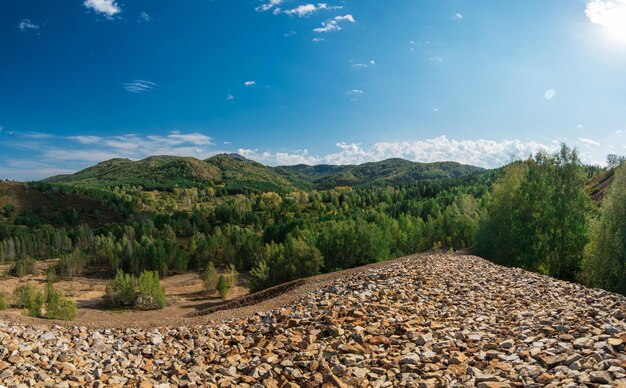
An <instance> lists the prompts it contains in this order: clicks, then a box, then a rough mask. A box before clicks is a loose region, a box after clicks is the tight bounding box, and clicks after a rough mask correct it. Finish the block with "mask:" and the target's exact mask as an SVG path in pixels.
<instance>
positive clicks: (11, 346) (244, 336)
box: [0, 253, 626, 387]
mask: <svg viewBox="0 0 626 388" xmlns="http://www.w3.org/2000/svg"><path fill="white" fill-rule="evenodd" d="M265 307H271V308H269V309H266V308H265ZM625 317H626V298H624V297H622V296H619V295H616V294H612V293H609V292H606V291H602V290H596V289H588V288H585V287H583V286H580V285H578V284H573V283H568V282H563V281H559V280H555V279H551V278H549V277H545V276H541V275H538V274H533V273H529V272H526V271H523V270H520V269H511V268H504V267H500V266H496V265H493V264H491V263H489V262H487V261H485V260H483V259H480V258H478V257H475V256H469V255H460V254H449V253H431V254H425V255H419V256H409V257H405V258H401V259H397V260H393V261H389V262H386V263H383V264H378V265H374V266H368V267H363V268H360V269H355V270H350V271H344V272H342V273H336V274H330V275H325V276H322V277H316V278H313V279H311V280H308V281H306V282H305V283H304V284H303V285H302V286H299V287H298V288H297V289H292V290H290V291H287V292H286V294H285V295H280V296H277V297H275V298H272V299H271V300H266V301H260V302H259V303H258V304H256V305H252V306H244V307H241V308H238V309H235V310H231V311H221V312H215V313H212V314H209V315H207V316H205V317H196V318H193V319H191V318H190V319H188V320H182V321H180V322H178V321H169V320H164V321H163V322H162V324H160V325H159V324H155V323H150V324H149V325H138V326H133V325H128V326H126V327H123V326H119V325H110V326H109V327H107V326H103V327H87V326H78V325H56V324H48V323H46V322H41V321H34V320H32V321H31V320H21V319H20V320H15V319H9V318H2V319H1V320H0V384H2V385H4V386H7V387H9V386H15V387H17V386H19V384H25V385H24V386H46V385H47V386H66V387H72V386H94V387H102V386H123V385H131V386H146V387H148V386H150V387H152V386H157V387H168V386H190V387H193V386H218V387H229V386H244V387H245V386H249V387H297V386H305V387H317V386H323V385H324V386H327V387H344V386H362V387H366V386H376V387H387V386H407V387H415V386H418V387H438V386H478V387H507V386H519V387H522V386H544V385H545V386H566V387H569V386H571V387H578V386H581V385H583V386H584V385H586V386H593V387H603V386H623V387H626V353H625V350H624V344H625V343H626V323H625V321H624V318H625ZM223 318H226V320H224V319H223ZM172 323H181V324H180V325H172Z"/></svg>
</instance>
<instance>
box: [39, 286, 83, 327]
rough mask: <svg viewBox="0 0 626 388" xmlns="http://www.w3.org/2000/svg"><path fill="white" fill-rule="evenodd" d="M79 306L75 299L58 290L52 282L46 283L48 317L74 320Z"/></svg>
mask: <svg viewBox="0 0 626 388" xmlns="http://www.w3.org/2000/svg"><path fill="white" fill-rule="evenodd" d="M76 315H78V308H77V307H76V303H74V301H73V300H71V299H69V298H67V297H65V296H64V295H62V294H60V293H59V292H57V291H56V290H55V289H54V287H53V286H52V283H48V284H47V285H46V318H48V319H58V320H62V321H73V320H74V319H76Z"/></svg>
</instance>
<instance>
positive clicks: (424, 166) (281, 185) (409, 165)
mask: <svg viewBox="0 0 626 388" xmlns="http://www.w3.org/2000/svg"><path fill="white" fill-rule="evenodd" d="M482 170H483V169H482V168H480V167H475V166H468V165H463V164H460V163H456V162H436V163H418V162H412V161H408V160H404V159H397V158H396V159H387V160H383V161H380V162H370V163H364V164H360V165H342V166H338V165H326V164H322V165H316V166H309V165H305V164H299V165H295V166H278V167H270V166H265V165H263V164H261V163H257V162H255V161H252V160H250V159H247V158H245V157H244V156H241V155H239V154H219V155H215V156H213V157H211V158H208V159H206V160H199V159H195V158H191V157H180V156H150V157H148V158H146V159H142V160H138V161H132V160H130V159H120V158H117V159H111V160H107V161H104V162H101V163H98V164H96V165H95V166H92V167H89V168H86V169H84V170H81V171H78V172H77V173H75V174H69V175H57V176H53V177H50V178H47V179H44V182H50V183H67V184H77V185H85V186H99V187H111V186H121V185H136V186H143V187H145V188H154V189H169V188H173V187H181V188H184V187H198V186H200V187H205V186H208V187H225V188H226V189H228V190H229V191H242V192H246V191H276V192H288V191H295V190H310V189H329V188H333V187H337V186H349V187H355V188H358V187H371V186H395V185H404V184H410V183H412V182H415V181H421V180H434V179H450V178H459V177H462V176H464V175H469V174H472V173H476V172H479V171H482Z"/></svg>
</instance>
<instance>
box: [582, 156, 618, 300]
mask: <svg viewBox="0 0 626 388" xmlns="http://www.w3.org/2000/svg"><path fill="white" fill-rule="evenodd" d="M590 240H591V241H590V242H589V244H588V245H587V247H586V248H585V256H584V259H583V264H582V273H581V280H582V281H583V282H584V283H586V284H587V285H589V286H592V287H602V288H604V289H607V290H609V291H614V292H619V293H621V294H622V295H626V164H624V163H622V165H621V166H620V167H618V168H617V169H616V171H615V175H614V178H613V183H612V185H611V187H610V189H609V191H608V193H607V196H606V198H605V200H604V202H603V204H602V208H601V210H600V216H599V218H598V219H597V220H594V221H593V222H592V224H591V239H590Z"/></svg>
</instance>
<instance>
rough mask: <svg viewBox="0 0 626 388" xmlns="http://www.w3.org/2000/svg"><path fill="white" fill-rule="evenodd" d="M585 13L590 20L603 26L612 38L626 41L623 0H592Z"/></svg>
mask: <svg viewBox="0 0 626 388" xmlns="http://www.w3.org/2000/svg"><path fill="white" fill-rule="evenodd" d="M585 13H586V15H587V18H588V19H589V21H590V22H592V23H594V24H598V25H601V26H603V27H604V28H605V29H606V30H607V32H608V33H609V35H610V36H611V37H612V38H614V39H617V40H620V41H624V42H626V1H625V0H613V1H607V0H592V1H591V2H589V3H588V4H587V8H586V9H585Z"/></svg>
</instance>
